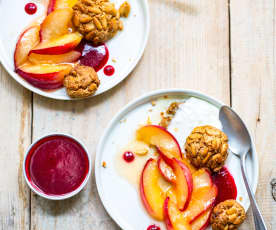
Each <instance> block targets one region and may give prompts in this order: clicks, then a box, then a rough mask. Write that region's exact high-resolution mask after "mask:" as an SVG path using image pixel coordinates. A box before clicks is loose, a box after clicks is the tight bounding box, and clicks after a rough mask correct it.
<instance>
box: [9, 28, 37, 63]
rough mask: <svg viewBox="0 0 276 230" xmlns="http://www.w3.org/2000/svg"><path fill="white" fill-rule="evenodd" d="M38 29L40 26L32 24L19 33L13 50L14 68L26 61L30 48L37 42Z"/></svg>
mask: <svg viewBox="0 0 276 230" xmlns="http://www.w3.org/2000/svg"><path fill="white" fill-rule="evenodd" d="M39 30H40V26H38V25H36V26H32V27H30V28H28V29H26V30H25V31H24V32H23V33H22V34H21V35H20V37H19V39H18V41H17V43H16V48H15V52H14V66H15V69H16V68H18V67H19V66H20V65H22V64H23V63H24V62H26V60H27V58H28V54H29V52H30V50H32V49H33V48H34V47H35V46H36V45H37V44H38V43H39Z"/></svg>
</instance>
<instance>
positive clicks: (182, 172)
mask: <svg viewBox="0 0 276 230" xmlns="http://www.w3.org/2000/svg"><path fill="white" fill-rule="evenodd" d="M172 168H173V171H174V174H175V177H176V180H175V181H174V183H175V185H174V190H175V193H176V200H177V206H178V208H179V210H180V211H184V210H185V209H186V208H187V206H188V204H189V202H190V200H191V197H192V192H193V177H192V174H191V172H190V170H189V168H188V167H187V166H186V165H185V164H183V163H182V162H181V161H180V160H177V159H175V158H173V159H172Z"/></svg>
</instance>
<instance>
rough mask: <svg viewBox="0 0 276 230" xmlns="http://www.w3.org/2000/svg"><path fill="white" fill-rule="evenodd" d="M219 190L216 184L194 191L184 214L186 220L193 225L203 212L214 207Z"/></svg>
mask: <svg viewBox="0 0 276 230" xmlns="http://www.w3.org/2000/svg"><path fill="white" fill-rule="evenodd" d="M217 194H218V189H217V186H216V185H215V184H213V185H212V186H211V187H208V186H207V187H202V188H199V189H197V190H194V191H193V194H192V198H191V201H190V203H189V205H188V207H187V209H186V210H185V212H184V215H185V216H186V219H187V220H188V222H189V223H192V222H193V221H194V220H196V218H197V217H199V216H200V215H201V214H202V213H203V212H205V211H206V210H207V209H209V208H210V207H212V206H213V205H214V203H215V201H216V197H217Z"/></svg>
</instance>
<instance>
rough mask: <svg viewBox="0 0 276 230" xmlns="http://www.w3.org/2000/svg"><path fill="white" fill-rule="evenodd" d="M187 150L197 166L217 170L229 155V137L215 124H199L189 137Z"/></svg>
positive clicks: (186, 145) (190, 158)
mask: <svg viewBox="0 0 276 230" xmlns="http://www.w3.org/2000/svg"><path fill="white" fill-rule="evenodd" d="M185 151H186V156H187V158H188V159H189V160H190V161H191V163H192V164H193V165H194V166H195V167H197V168H202V167H207V168H209V169H210V170H212V171H213V172H217V171H219V170H220V169H221V168H222V166H223V165H224V162H225V160H226V158H227V156H228V138H227V136H226V134H225V133H224V132H222V131H221V130H219V129H217V128H215V127H213V126H209V125H206V126H199V127H196V128H194V130H193V131H192V133H191V134H190V135H189V136H188V137H187V139H186V143H185Z"/></svg>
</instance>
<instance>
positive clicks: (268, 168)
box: [230, 0, 276, 229]
mask: <svg viewBox="0 0 276 230" xmlns="http://www.w3.org/2000/svg"><path fill="white" fill-rule="evenodd" d="M230 9H231V56H232V104H233V107H234V109H236V110H237V111H238V112H239V114H241V116H242V117H243V119H244V120H245V122H246V123H247V124H248V126H249V127H250V131H251V132H252V134H253V136H254V139H255V142H256V147H257V151H258V153H259V163H260V175H259V186H258V190H257V201H258V203H259V205H260V207H261V210H262V213H263V214H264V216H265V220H266V222H267V224H268V227H269V229H275V228H276V217H275V214H276V206H275V202H274V201H273V199H272V196H271V187H270V180H271V179H272V178H273V177H276V168H275V165H276V157H275V154H276V142H275V128H276V72H275V67H276V59H275V52H276V48H275V47H276V40H275V28H276V24H275V15H276V10H275V1H257V0H244V1H237V0H234V1H231V6H230ZM242 229H254V223H253V219H252V218H251V214H250V218H248V219H247V221H246V223H245V224H244V225H243V228H242Z"/></svg>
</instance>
